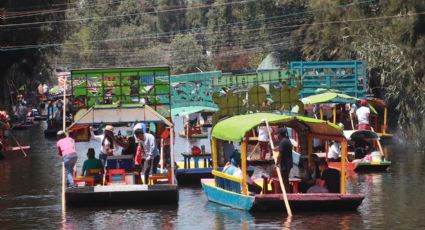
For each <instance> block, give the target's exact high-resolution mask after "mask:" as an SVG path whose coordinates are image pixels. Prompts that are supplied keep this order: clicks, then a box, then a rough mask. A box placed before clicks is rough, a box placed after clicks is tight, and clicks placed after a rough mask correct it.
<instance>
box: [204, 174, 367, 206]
mask: <svg viewBox="0 0 425 230" xmlns="http://www.w3.org/2000/svg"><path fill="white" fill-rule="evenodd" d="M211 181H212V180H211V179H203V180H202V188H203V190H204V192H205V194H206V195H207V198H208V200H209V201H212V202H215V203H218V204H221V205H225V206H229V207H232V208H236V209H242V210H246V211H253V212H265V211H267V212H283V211H286V210H285V204H284V201H283V197H282V194H264V195H256V196H244V195H242V194H239V193H235V192H231V191H227V190H224V189H221V188H218V187H216V186H215V185H214V183H212V182H211ZM364 197H365V196H364V195H363V194H339V193H310V194H305V193H297V194H288V201H289V205H290V206H291V209H292V211H295V212H305V211H308V212H310V211H355V210H356V209H357V208H358V206H359V205H360V204H361V203H362V201H363V199H364Z"/></svg>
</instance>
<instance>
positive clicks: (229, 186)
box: [212, 170, 242, 193]
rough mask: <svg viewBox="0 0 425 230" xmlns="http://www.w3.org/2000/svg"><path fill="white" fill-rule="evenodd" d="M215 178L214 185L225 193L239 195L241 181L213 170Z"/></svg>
mask: <svg viewBox="0 0 425 230" xmlns="http://www.w3.org/2000/svg"><path fill="white" fill-rule="evenodd" d="M212 174H213V175H214V176H215V185H216V186H217V187H219V188H222V189H224V190H227V191H231V192H235V193H241V183H242V179H241V178H239V177H235V176H232V175H229V174H226V173H223V172H220V171H216V170H213V171H212Z"/></svg>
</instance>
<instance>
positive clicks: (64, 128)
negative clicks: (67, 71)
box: [62, 75, 67, 133]
mask: <svg viewBox="0 0 425 230" xmlns="http://www.w3.org/2000/svg"><path fill="white" fill-rule="evenodd" d="M66 80H67V76H66V75H65V76H64V79H63V105H62V112H63V113H62V131H63V132H64V133H66V101H65V100H66Z"/></svg>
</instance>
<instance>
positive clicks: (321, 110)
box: [320, 107, 323, 120]
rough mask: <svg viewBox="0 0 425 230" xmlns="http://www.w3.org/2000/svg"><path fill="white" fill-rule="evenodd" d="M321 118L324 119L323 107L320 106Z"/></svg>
mask: <svg viewBox="0 0 425 230" xmlns="http://www.w3.org/2000/svg"><path fill="white" fill-rule="evenodd" d="M320 120H323V109H322V107H320Z"/></svg>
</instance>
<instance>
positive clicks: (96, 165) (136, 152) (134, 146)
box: [57, 123, 170, 187]
mask: <svg viewBox="0 0 425 230" xmlns="http://www.w3.org/2000/svg"><path fill="white" fill-rule="evenodd" d="M114 131H115V128H114V127H113V126H111V125H106V126H105V127H104V129H103V134H101V135H95V134H94V132H93V129H92V128H90V133H91V135H90V136H91V140H95V141H98V142H99V143H100V149H99V159H96V157H95V152H96V151H95V149H93V148H89V149H88V151H87V160H85V161H84V163H83V167H82V172H81V175H82V176H87V175H89V172H90V171H93V170H99V171H100V173H101V174H103V173H106V170H107V167H106V166H107V160H108V158H109V157H111V156H117V155H130V156H132V159H133V160H134V172H135V174H136V175H137V176H138V177H137V178H138V180H137V181H136V183H146V184H147V183H148V178H149V175H150V174H156V173H157V168H158V164H159V161H160V152H159V148H163V150H164V162H168V163H169V159H168V158H169V157H170V152H169V151H170V148H169V145H170V141H169V138H170V135H169V132H168V135H167V131H168V130H166V129H165V130H164V131H163V132H162V135H161V138H163V139H164V142H163V145H162V146H159V145H158V143H159V142H158V141H157V138H156V137H155V136H154V134H152V133H150V132H149V130H148V129H147V127H146V125H145V124H144V123H138V124H136V125H135V126H134V128H133V134H134V135H129V136H123V135H121V133H120V131H118V134H117V135H115V133H114ZM57 136H58V142H57V149H58V154H59V155H60V156H62V157H63V161H64V165H65V170H66V178H67V185H68V187H73V186H75V185H74V182H73V175H74V171H73V170H74V167H75V163H76V161H77V154H76V151H75V141H74V140H73V139H72V138H71V137H68V136H67V135H66V134H65V133H64V132H63V131H59V132H58V133H57ZM165 166H167V165H165ZM95 182H96V183H101V181H100V179H99V177H98V178H95Z"/></svg>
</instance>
